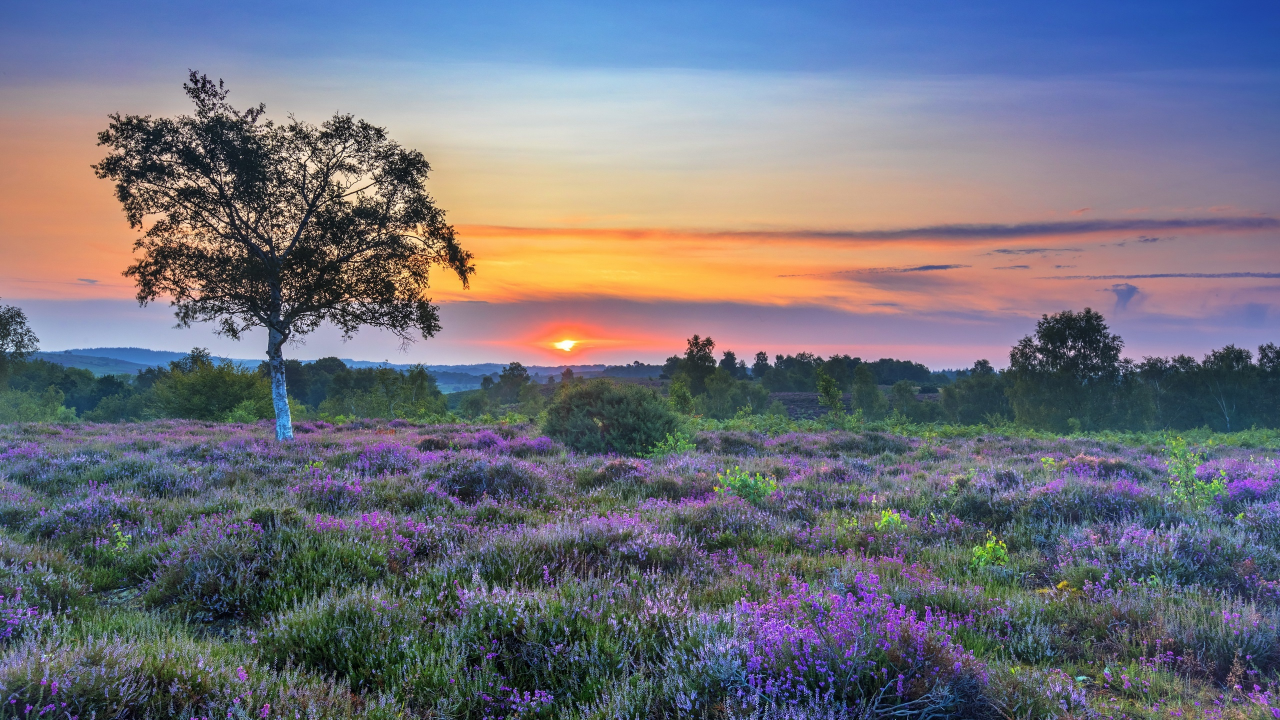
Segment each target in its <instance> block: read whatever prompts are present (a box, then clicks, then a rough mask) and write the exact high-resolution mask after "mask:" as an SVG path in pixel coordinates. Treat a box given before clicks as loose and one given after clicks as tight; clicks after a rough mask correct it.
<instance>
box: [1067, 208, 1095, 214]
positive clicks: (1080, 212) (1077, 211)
mask: <svg viewBox="0 0 1280 720" xmlns="http://www.w3.org/2000/svg"><path fill="white" fill-rule="evenodd" d="M1092 209H1093V208H1087V207H1086V208H1080V209H1079V210H1072V211H1071V214H1072V215H1083V214H1085V213H1087V212H1089V211H1090V210H1092Z"/></svg>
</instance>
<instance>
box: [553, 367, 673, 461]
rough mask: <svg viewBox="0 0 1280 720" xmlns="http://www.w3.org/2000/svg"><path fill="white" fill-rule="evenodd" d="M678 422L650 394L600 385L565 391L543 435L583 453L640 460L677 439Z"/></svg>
mask: <svg viewBox="0 0 1280 720" xmlns="http://www.w3.org/2000/svg"><path fill="white" fill-rule="evenodd" d="M678 422H679V417H678V416H677V415H676V413H675V412H673V411H672V410H671V408H670V406H669V405H668V404H667V403H666V402H665V401H664V400H663V399H662V397H661V396H660V395H658V394H657V393H655V392H654V391H652V390H650V389H649V388H645V387H641V386H640V385H632V384H618V383H613V382H610V381H608V380H603V379H601V380H592V381H590V382H586V383H574V384H572V385H568V384H566V385H565V386H564V387H562V388H561V389H560V390H559V392H558V393H557V394H556V397H555V400H554V401H553V402H552V403H551V407H550V408H549V409H548V410H547V421H546V425H545V427H544V429H545V431H546V433H547V434H548V435H550V436H551V437H553V438H556V439H557V440H560V441H561V442H563V443H564V444H565V445H568V446H569V447H571V448H573V449H574V450H577V451H578V452H583V453H606V452H615V453H620V454H623V455H632V456H638V455H641V454H643V453H644V452H645V451H647V450H648V449H649V448H651V447H653V446H654V445H656V444H658V443H659V442H661V441H662V440H663V439H664V438H665V437H666V436H667V435H668V434H671V433H674V432H675V431H676V428H677V426H678Z"/></svg>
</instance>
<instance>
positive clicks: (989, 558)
mask: <svg viewBox="0 0 1280 720" xmlns="http://www.w3.org/2000/svg"><path fill="white" fill-rule="evenodd" d="M1008 562H1009V548H1008V546H1006V545H1005V544H1004V541H1003V540H1001V539H999V538H997V537H996V536H995V534H994V533H992V532H991V531H990V530H988V531H987V541H986V542H985V543H983V544H982V545H978V546H977V547H975V548H974V549H973V561H972V564H973V566H974V567H975V568H984V567H990V566H996V567H1004V566H1005V565H1006V564H1008Z"/></svg>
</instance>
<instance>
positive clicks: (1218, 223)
mask: <svg viewBox="0 0 1280 720" xmlns="http://www.w3.org/2000/svg"><path fill="white" fill-rule="evenodd" d="M1277 228H1280V219H1276V218H1270V217H1218V218H1182V219H1173V220H1156V219H1150V218H1147V219H1143V218H1134V219H1130V220H1069V221H1054V222H1034V223H1013V224H994V223H979V224H950V225H927V226H923V227H913V228H896V229H884V230H805V229H796V230H712V231H707V230H701V231H699V230H692V231H682V230H674V229H662V228H626V229H624V228H572V227H561V228H528V227H509V226H498V225H466V226H459V228H458V229H459V230H460V231H462V233H463V234H467V233H472V234H479V233H483V234H490V235H492V234H501V235H510V234H523V235H561V236H577V237H597V236H599V237H610V238H629V239H637V240H639V239H646V238H651V239H656V238H662V237H669V236H672V235H681V236H687V237H701V238H707V239H760V240H770V239H778V240H785V239H796V240H929V239H943V240H945V239H951V240H989V239H993V238H1028V237H1045V236H1061V235H1091V234H1094V233H1104V232H1147V231H1161V230H1220V231H1238V232H1249V231H1257V230H1274V229H1277ZM1054 250H1060V251H1078V250H1079V248H1047V249H1042V250H1039V251H1037V252H1050V251H1054Z"/></svg>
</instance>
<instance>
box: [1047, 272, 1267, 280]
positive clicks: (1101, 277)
mask: <svg viewBox="0 0 1280 720" xmlns="http://www.w3.org/2000/svg"><path fill="white" fill-rule="evenodd" d="M1162 278H1210V279H1233V278H1264V279H1273V280H1274V279H1277V278H1280V273H1273V272H1226V273H1151V274H1148V275H1051V276H1048V277H1042V278H1036V279H1037V280H1159V279H1162Z"/></svg>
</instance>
